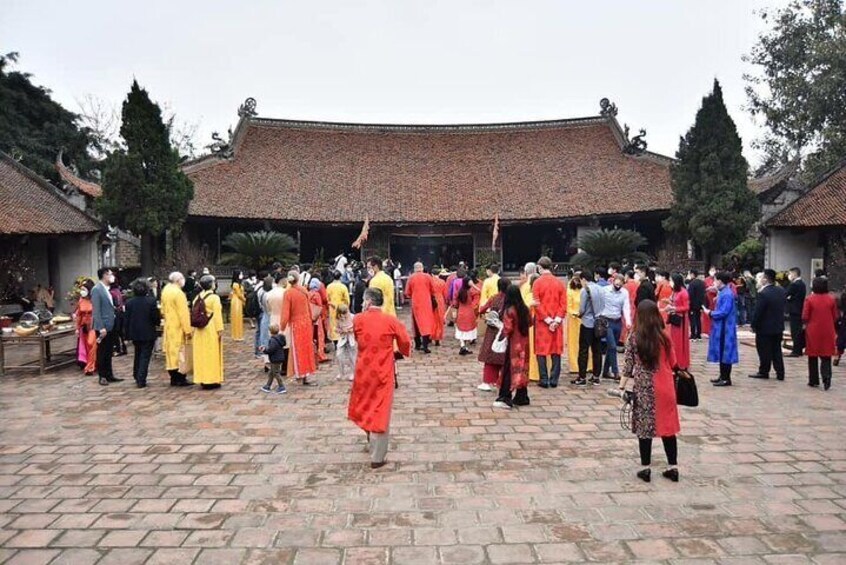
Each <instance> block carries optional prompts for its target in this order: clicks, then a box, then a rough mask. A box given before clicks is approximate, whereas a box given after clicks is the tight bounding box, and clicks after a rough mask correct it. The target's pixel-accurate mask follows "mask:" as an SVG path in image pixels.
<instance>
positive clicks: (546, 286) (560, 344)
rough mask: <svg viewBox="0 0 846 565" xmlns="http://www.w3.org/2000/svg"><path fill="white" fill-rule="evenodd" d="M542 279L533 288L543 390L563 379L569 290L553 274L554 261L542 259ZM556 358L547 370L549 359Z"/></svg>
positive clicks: (536, 346) (536, 337) (536, 336)
mask: <svg viewBox="0 0 846 565" xmlns="http://www.w3.org/2000/svg"><path fill="white" fill-rule="evenodd" d="M538 270H539V271H540V277H539V278H538V280H536V281H535V284H533V285H532V295H534V297H535V303H536V304H537V306H536V307H535V313H536V315H535V355H536V356H537V358H538V369H539V372H540V382H539V383H538V384H539V385H540V387H541V388H549V387H552V388H555V387H557V386H558V379H559V377H560V376H561V352H562V351H563V350H564V330H563V329H562V327H561V326H562V324H563V323H564V315H565V314H566V313H567V288H566V287H565V286H564V283H563V282H561V281H560V280H558V278H557V277H556V276H555V275H553V274H552V260H551V259H550V258H549V257H541V258H540V259H539V260H538ZM547 356H550V357H552V369H551V370H547V365H546V358H547Z"/></svg>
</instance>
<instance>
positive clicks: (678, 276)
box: [673, 273, 684, 292]
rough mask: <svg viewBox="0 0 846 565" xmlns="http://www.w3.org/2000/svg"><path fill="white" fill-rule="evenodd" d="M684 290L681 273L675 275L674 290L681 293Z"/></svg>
mask: <svg viewBox="0 0 846 565" xmlns="http://www.w3.org/2000/svg"><path fill="white" fill-rule="evenodd" d="M683 288H684V278H683V277H682V276H681V273H673V290H674V291H676V292H679V291H680V290H681V289H683Z"/></svg>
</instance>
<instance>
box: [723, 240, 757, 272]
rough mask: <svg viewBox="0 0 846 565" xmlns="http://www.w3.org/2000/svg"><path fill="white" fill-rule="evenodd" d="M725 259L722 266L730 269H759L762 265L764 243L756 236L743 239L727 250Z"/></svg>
mask: <svg viewBox="0 0 846 565" xmlns="http://www.w3.org/2000/svg"><path fill="white" fill-rule="evenodd" d="M726 259H727V261H726V262H724V264H723V266H724V267H728V268H731V270H732V271H739V270H740V269H760V268H761V267H762V266H763V265H764V244H763V243H762V242H761V240H760V239H756V238H749V239H746V240H743V241H742V242H741V243H740V244H739V245H738V246H737V247H735V248H734V249H732V250H731V251H729V252H728V254H727V257H726Z"/></svg>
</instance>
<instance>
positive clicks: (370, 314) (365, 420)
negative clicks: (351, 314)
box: [347, 288, 411, 469]
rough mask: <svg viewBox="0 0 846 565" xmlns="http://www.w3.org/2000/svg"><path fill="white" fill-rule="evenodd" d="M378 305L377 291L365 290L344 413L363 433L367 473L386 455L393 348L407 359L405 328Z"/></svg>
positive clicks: (379, 294)
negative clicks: (352, 370) (367, 451)
mask: <svg viewBox="0 0 846 565" xmlns="http://www.w3.org/2000/svg"><path fill="white" fill-rule="evenodd" d="M382 301H383V298H382V292H381V291H380V290H379V289H378V288H368V289H367V290H366V291H365V292H364V310H363V311H362V313H361V314H356V316H355V319H354V320H353V332H354V333H355V340H356V343H358V359H357V360H356V364H355V378H354V379H353V386H352V391H351V392H350V404H349V409H348V411H347V417H348V418H349V419H350V420H352V421H353V422H354V423H355V424H356V425H357V426H358V427H359V428H361V429H362V430H364V431H365V432H366V433H367V440H368V442H369V448H370V468H371V469H378V468H379V467H382V466H383V465H384V464H385V462H386V461H385V456H386V455H387V453H388V441H389V439H390V438H389V433H390V425H391V406H392V404H393V400H394V388H395V387H396V359H397V356H396V355H395V353H394V344H395V343H396V352H397V355H399V356H400V357H402V356H405V357H408V356H409V355H411V340H410V339H409V337H408V332H407V331H406V329H405V326H404V325H403V324H402V322H400V321H399V320H397V319H396V318H395V317H393V316H389V315H388V314H385V313H384V312H382Z"/></svg>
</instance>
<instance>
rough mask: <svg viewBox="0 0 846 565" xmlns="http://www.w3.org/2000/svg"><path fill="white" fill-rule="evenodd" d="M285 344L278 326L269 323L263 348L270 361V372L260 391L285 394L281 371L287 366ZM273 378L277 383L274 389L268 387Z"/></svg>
mask: <svg viewBox="0 0 846 565" xmlns="http://www.w3.org/2000/svg"><path fill="white" fill-rule="evenodd" d="M286 346H287V344H286V343H285V336H284V335H282V334H281V333H279V326H278V325H276V324H271V325H270V339H269V340H268V341H267V347H266V348H265V350H264V352H265V354H267V358H268V360H269V361H270V372H269V373H268V375H267V384H266V385H264V386H263V387H261V391H262V392H275V393H276V394H285V393H286V392H288V391H287V389H286V388H285V385H284V384H283V383H282V371H285V370H286V369H287V366H288V350H287V349H286ZM274 379H276V382H277V383H278V384H279V386H277V387H276V389H275V390H274V389H272V388H270V387H271V385H272V384H273V380H274Z"/></svg>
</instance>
